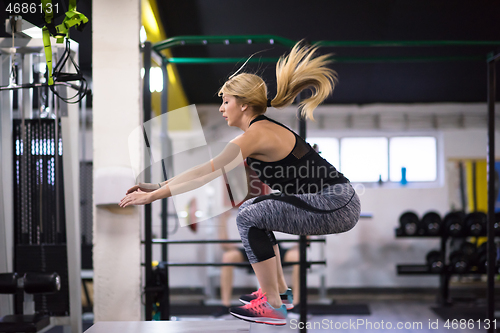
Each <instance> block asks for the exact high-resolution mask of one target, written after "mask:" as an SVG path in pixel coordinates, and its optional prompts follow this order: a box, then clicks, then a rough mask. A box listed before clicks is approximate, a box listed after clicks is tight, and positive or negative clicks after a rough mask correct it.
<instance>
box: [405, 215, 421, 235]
mask: <svg viewBox="0 0 500 333" xmlns="http://www.w3.org/2000/svg"><path fill="white" fill-rule="evenodd" d="M399 225H400V226H401V231H402V232H403V235H408V236H415V235H417V233H419V231H420V230H422V228H421V227H420V220H419V218H418V215H417V214H415V213H414V212H410V211H408V212H404V213H403V214H401V216H400V217H399Z"/></svg>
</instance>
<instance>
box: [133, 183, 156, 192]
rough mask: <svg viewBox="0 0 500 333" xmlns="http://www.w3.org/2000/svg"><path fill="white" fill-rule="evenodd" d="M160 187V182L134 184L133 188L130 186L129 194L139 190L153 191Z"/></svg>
mask: <svg viewBox="0 0 500 333" xmlns="http://www.w3.org/2000/svg"><path fill="white" fill-rule="evenodd" d="M159 188H160V185H159V184H150V183H139V185H134V186H132V187H131V188H129V189H128V191H127V194H130V193H133V192H135V191H138V190H141V191H142V192H153V191H155V190H157V189H159Z"/></svg>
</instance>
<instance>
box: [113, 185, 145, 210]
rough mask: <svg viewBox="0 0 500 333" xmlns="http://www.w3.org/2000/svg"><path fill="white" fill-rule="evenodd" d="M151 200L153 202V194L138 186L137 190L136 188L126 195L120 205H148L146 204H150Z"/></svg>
mask: <svg viewBox="0 0 500 333" xmlns="http://www.w3.org/2000/svg"><path fill="white" fill-rule="evenodd" d="M136 186H138V185H136ZM134 187H135V186H134ZM132 188H133V187H132ZM129 191H130V190H129ZM127 193H128V192H127ZM151 202H153V198H152V196H151V194H150V193H148V192H144V191H141V189H140V188H137V190H136V191H135V190H134V191H132V192H131V193H128V194H127V195H126V196H125V198H123V199H122V201H120V204H119V206H120V207H122V208H124V207H127V206H130V205H146V204H149V203H151Z"/></svg>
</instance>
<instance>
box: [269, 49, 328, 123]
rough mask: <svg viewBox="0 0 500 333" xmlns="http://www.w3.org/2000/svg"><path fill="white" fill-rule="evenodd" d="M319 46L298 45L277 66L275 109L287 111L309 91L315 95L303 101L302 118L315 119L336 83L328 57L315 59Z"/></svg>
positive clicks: (273, 104)
mask: <svg viewBox="0 0 500 333" xmlns="http://www.w3.org/2000/svg"><path fill="white" fill-rule="evenodd" d="M317 49H318V47H317V46H310V47H307V46H304V45H301V43H300V42H299V43H297V44H295V46H294V47H293V48H292V50H291V51H290V53H289V54H288V55H287V56H286V57H283V56H282V57H281V58H280V59H279V60H278V63H277V64H276V82H277V93H276V97H274V99H273V100H272V101H271V104H272V106H273V107H275V108H284V107H287V106H289V105H291V104H292V103H293V101H294V100H295V97H297V95H298V94H299V93H300V92H301V91H302V90H304V89H306V88H309V89H311V91H312V93H313V94H312V96H311V97H309V98H307V99H305V100H303V101H301V102H300V104H299V106H302V116H305V117H307V118H309V119H311V120H314V117H313V112H314V109H315V108H316V107H317V106H318V105H320V104H321V103H322V102H323V101H324V100H325V99H326V98H327V97H328V96H329V95H330V94H331V93H332V91H333V88H334V87H335V84H336V83H337V72H335V71H334V70H332V69H330V68H328V67H327V65H328V64H329V63H331V61H330V60H328V58H329V57H330V55H329V54H327V55H322V56H319V57H316V58H313V54H314V53H315V52H316V50H317Z"/></svg>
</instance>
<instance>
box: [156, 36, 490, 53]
mask: <svg viewBox="0 0 500 333" xmlns="http://www.w3.org/2000/svg"><path fill="white" fill-rule="evenodd" d="M296 43H297V41H294V40H291V39H288V38H284V37H280V36H276V35H228V36H176V37H171V38H168V39H166V40H164V41H161V42H158V43H156V44H154V45H153V50H154V51H156V52H158V51H161V50H165V49H170V48H172V47H175V46H184V45H207V44H226V45H229V44H271V45H273V44H277V45H283V46H287V47H293V46H294V45H295V44H296ZM311 44H312V45H318V46H323V47H404V46H406V47H426V46H491V45H497V46H498V45H500V41H476V40H472V41H470V40H469V41H466V40H464V41H461V40H427V41H417V40H415V41H410V40H403V41H315V42H311Z"/></svg>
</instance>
